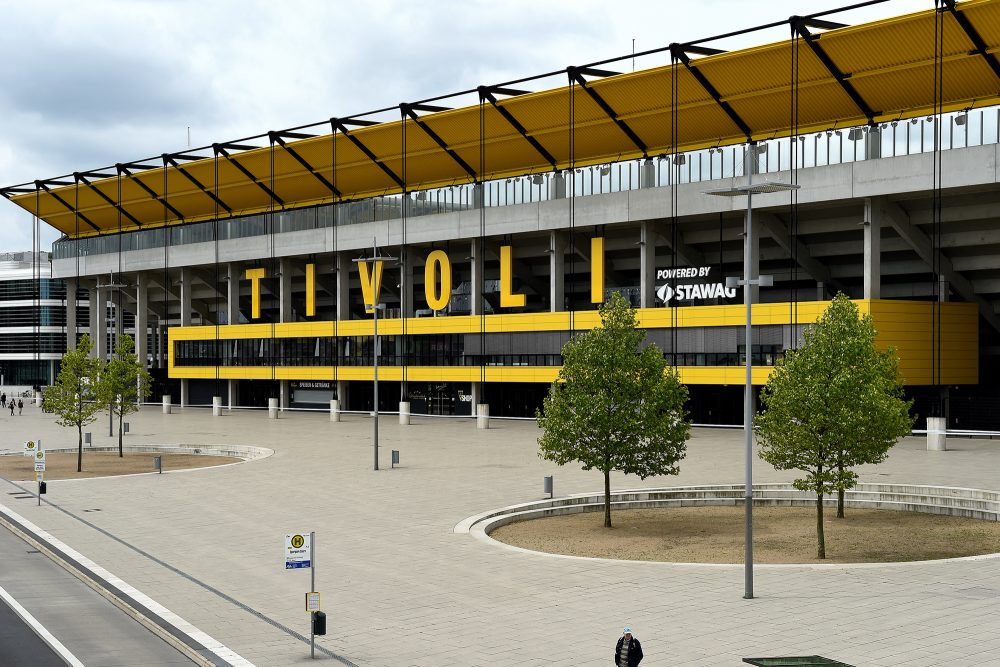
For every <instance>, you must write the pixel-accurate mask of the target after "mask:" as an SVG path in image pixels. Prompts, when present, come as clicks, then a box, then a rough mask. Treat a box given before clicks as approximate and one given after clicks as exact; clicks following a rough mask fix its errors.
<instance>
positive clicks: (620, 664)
mask: <svg viewBox="0 0 1000 667" xmlns="http://www.w3.org/2000/svg"><path fill="white" fill-rule="evenodd" d="M640 661H642V646H641V645H640V644H639V640H638V639H636V638H635V637H633V636H632V628H628V627H626V628H625V629H624V630H622V636H621V638H620V639H619V640H618V645H617V646H615V667H638V665H639V662H640Z"/></svg>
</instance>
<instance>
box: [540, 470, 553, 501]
mask: <svg viewBox="0 0 1000 667" xmlns="http://www.w3.org/2000/svg"><path fill="white" fill-rule="evenodd" d="M542 493H547V494H549V498H550V499H551V498H552V475H546V476H545V477H543V478H542Z"/></svg>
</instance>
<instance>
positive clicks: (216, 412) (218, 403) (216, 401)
mask: <svg viewBox="0 0 1000 667" xmlns="http://www.w3.org/2000/svg"><path fill="white" fill-rule="evenodd" d="M221 414H222V397H221V396H213V397H212V416H213V417H218V416H220V415H221Z"/></svg>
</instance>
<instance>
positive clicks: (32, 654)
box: [0, 531, 66, 667]
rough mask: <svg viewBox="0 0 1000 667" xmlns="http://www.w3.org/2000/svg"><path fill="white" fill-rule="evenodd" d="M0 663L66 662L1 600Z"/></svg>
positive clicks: (57, 666)
mask: <svg viewBox="0 0 1000 667" xmlns="http://www.w3.org/2000/svg"><path fill="white" fill-rule="evenodd" d="M5 532H6V531H5ZM7 535H9V533H7ZM0 665H7V666H8V667H22V666H23V667H65V665H66V663H65V662H63V661H62V659H61V658H60V657H59V656H57V655H56V654H55V652H53V651H52V649H50V648H49V647H48V645H46V644H45V642H43V641H42V640H41V638H39V636H38V635H37V634H35V632H34V631H33V630H32V629H31V628H29V627H28V626H27V625H26V624H25V623H24V622H23V621H22V620H21V618H20V617H19V616H18V615H17V614H15V613H14V610H13V609H11V608H10V607H8V606H7V605H6V604H5V603H4V602H3V601H0Z"/></svg>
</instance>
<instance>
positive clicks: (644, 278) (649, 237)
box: [639, 165, 656, 308]
mask: <svg viewBox="0 0 1000 667" xmlns="http://www.w3.org/2000/svg"><path fill="white" fill-rule="evenodd" d="M643 169H645V165H643ZM653 224H654V223H652V222H643V223H642V224H640V225H639V306H640V307H642V308H653V307H655V306H656V233H655V232H654V230H653Z"/></svg>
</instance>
